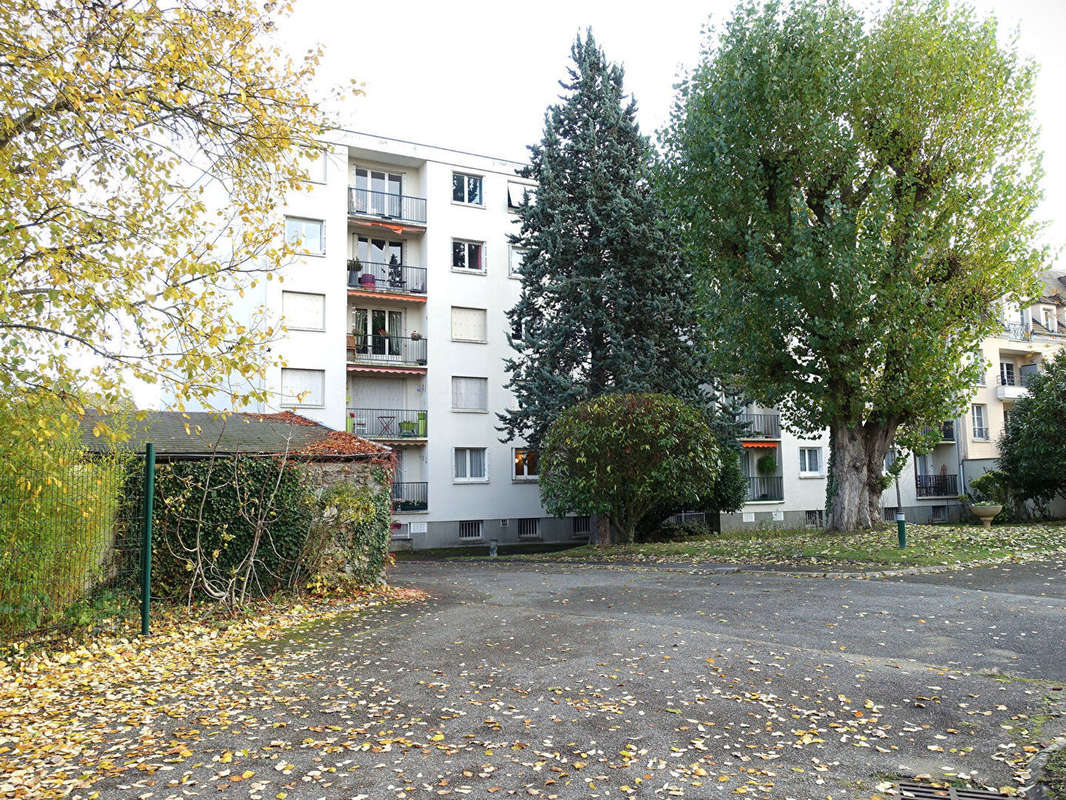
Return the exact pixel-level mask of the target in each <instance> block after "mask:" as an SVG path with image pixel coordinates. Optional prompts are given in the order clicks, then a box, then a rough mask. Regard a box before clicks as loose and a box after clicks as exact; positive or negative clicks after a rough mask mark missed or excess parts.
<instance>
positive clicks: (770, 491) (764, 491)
mask: <svg viewBox="0 0 1066 800" xmlns="http://www.w3.org/2000/svg"><path fill="white" fill-rule="evenodd" d="M748 499H749V500H784V499H785V482H784V479H783V478H782V477H781V476H780V475H771V476H769V477H767V476H762V475H759V476H754V477H750V478H748Z"/></svg>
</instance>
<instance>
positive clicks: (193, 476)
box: [152, 456, 313, 605]
mask: <svg viewBox="0 0 1066 800" xmlns="http://www.w3.org/2000/svg"><path fill="white" fill-rule="evenodd" d="M155 481H156V483H155V515H154V518H153V524H154V527H155V532H154V537H155V540H156V545H155V547H154V549H153V552H152V589H153V592H159V593H161V594H164V595H169V596H184V597H187V598H191V597H193V596H204V597H208V598H211V599H214V600H219V601H222V602H225V603H227V604H230V605H235V604H238V603H240V602H243V601H244V600H245V599H246V598H247V596H248V595H249V594H254V595H258V596H266V595H269V594H271V593H272V592H275V591H277V590H278V589H282V588H290V587H292V586H293V584H294V582H295V580H296V579H297V576H298V571H299V566H300V556H301V554H302V553H303V552H304V547H305V542H306V540H307V537H308V531H309V530H310V528H311V522H312V519H313V508H312V505H311V503H310V502H309V500H310V498H309V494H308V491H307V487H306V485H305V480H304V473H303V471H302V469H301V465H300V463H299V462H297V461H294V460H292V459H282V458H280V457H276V458H275V457H271V458H251V457H248V456H234V457H224V458H223V457H220V458H217V459H212V460H207V461H175V462H171V463H161V464H159V465H157V467H156V478H155Z"/></svg>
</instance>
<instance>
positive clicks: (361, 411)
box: [345, 408, 429, 445]
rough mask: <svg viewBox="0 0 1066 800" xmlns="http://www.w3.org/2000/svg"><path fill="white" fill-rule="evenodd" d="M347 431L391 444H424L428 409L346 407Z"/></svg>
mask: <svg viewBox="0 0 1066 800" xmlns="http://www.w3.org/2000/svg"><path fill="white" fill-rule="evenodd" d="M345 424H346V427H347V431H348V432H349V433H354V434H355V435H356V436H362V437H363V438H365V439H384V440H386V441H389V442H393V443H395V444H401V445H402V444H425V441H426V438H427V436H428V435H429V412H427V411H425V410H411V409H405V408H349V409H348V416H347V419H346V423H345Z"/></svg>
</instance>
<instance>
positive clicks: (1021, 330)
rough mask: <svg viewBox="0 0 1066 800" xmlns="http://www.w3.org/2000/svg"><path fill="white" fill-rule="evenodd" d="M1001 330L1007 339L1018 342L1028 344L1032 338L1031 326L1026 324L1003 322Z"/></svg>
mask: <svg viewBox="0 0 1066 800" xmlns="http://www.w3.org/2000/svg"><path fill="white" fill-rule="evenodd" d="M1003 329H1004V332H1005V333H1006V335H1007V338H1008V339H1014V340H1015V341H1018V342H1028V341H1029V340H1030V339H1032V338H1033V326H1032V325H1030V324H1027V323H1021V322H1005V323H1004V324H1003Z"/></svg>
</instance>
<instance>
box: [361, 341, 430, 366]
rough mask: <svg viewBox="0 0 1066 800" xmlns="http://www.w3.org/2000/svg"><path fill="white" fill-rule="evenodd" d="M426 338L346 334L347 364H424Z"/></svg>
mask: <svg viewBox="0 0 1066 800" xmlns="http://www.w3.org/2000/svg"><path fill="white" fill-rule="evenodd" d="M426 352H427V349H426V340H425V339H424V338H419V339H412V338H410V337H408V336H390V335H389V334H376V333H375V334H365V333H355V334H351V335H349V336H348V363H349V364H415V365H417V366H425V363H426Z"/></svg>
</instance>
